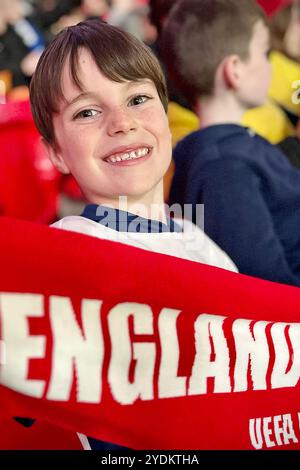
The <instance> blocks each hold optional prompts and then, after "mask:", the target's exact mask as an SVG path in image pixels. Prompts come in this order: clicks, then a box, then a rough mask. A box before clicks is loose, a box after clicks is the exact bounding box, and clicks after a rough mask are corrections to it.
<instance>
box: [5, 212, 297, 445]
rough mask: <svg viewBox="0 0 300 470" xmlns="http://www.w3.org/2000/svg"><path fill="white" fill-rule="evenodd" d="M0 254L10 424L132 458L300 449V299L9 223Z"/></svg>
mask: <svg viewBox="0 0 300 470" xmlns="http://www.w3.org/2000/svg"><path fill="white" fill-rule="evenodd" d="M0 246H1V250H0V266H1V270H0V321H1V323H0V326H1V346H2V348H1V349H2V357H1V360H2V362H3V364H2V366H1V383H2V385H1V386H0V395H1V396H0V402H1V408H0V416H1V418H2V419H3V420H6V421H5V422H6V423H7V422H8V421H9V420H10V418H11V417H13V416H23V417H30V418H35V419H36V420H37V423H39V422H41V421H48V422H50V423H51V425H55V426H59V427H61V428H64V429H66V430H68V429H69V430H72V432H73V431H74V432H75V431H78V432H81V433H84V434H87V435H89V436H93V437H95V438H98V439H101V440H105V441H108V442H114V443H117V444H120V445H124V446H128V447H130V448H133V449H154V448H155V449H255V448H257V449H261V448H262V449H276V448H278V449H291V448H299V441H300V429H299V422H300V419H299V417H300V414H298V413H300V404H299V391H300V387H299V374H300V323H297V322H298V321H299V315H300V290H299V289H297V288H293V287H288V286H283V285H279V284H275V283H271V282H266V281H261V280H257V279H253V278H250V277H247V276H243V275H239V274H234V273H231V272H227V271H224V270H221V269H217V268H213V267H210V266H205V265H201V264H198V263H193V262H189V261H184V260H180V259H178V258H175V257H170V256H165V255H159V254H154V253H151V252H148V251H145V250H141V249H137V248H133V247H129V246H125V245H122V244H119V243H115V242H110V241H104V240H98V239H96V238H92V237H87V236H85V235H81V234H76V233H71V232H64V231H60V230H56V229H53V228H52V229H50V228H48V227H44V226H38V225H34V224H31V223H27V222H20V221H14V220H12V219H11V220H10V219H5V218H2V219H0ZM3 422H4V421H3ZM36 425H38V424H36ZM36 425H34V426H36ZM18 426H19V425H18ZM34 426H33V428H34ZM1 428H2V430H3V432H4V433H5V427H3V425H2V427H1ZM26 432H27V430H26V429H25V430H24V433H26ZM28 432H30V431H28ZM50 440H51V436H50ZM19 445H21V444H19ZM23 445H24V444H23ZM53 446H54V444H53ZM31 447H33V448H34V444H31Z"/></svg>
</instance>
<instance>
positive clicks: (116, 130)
mask: <svg viewBox="0 0 300 470" xmlns="http://www.w3.org/2000/svg"><path fill="white" fill-rule="evenodd" d="M136 127H137V125H136V121H135V119H134V118H133V116H132V115H131V113H130V111H129V110H127V109H123V108H122V109H117V110H114V111H113V112H112V114H111V116H110V118H109V121H108V124H107V132H108V134H109V135H110V136H114V135H116V134H120V133H124V134H127V133H128V132H130V131H132V130H135V129H136Z"/></svg>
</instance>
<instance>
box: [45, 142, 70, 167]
mask: <svg viewBox="0 0 300 470" xmlns="http://www.w3.org/2000/svg"><path fill="white" fill-rule="evenodd" d="M41 141H42V144H43V146H44V148H45V150H46V152H47V155H48V158H49V159H50V160H51V162H52V164H53V165H54V166H55V168H56V169H57V170H58V171H60V172H61V173H63V174H65V175H68V174H69V173H70V170H69V168H68V166H67V164H66V162H65V161H64V159H63V157H62V155H61V153H60V152H59V149H58V148H57V147H56V146H54V145H51V144H49V142H47V141H46V140H45V139H43V138H42V139H41Z"/></svg>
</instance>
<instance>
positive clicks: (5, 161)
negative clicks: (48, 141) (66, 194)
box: [0, 101, 61, 224]
mask: <svg viewBox="0 0 300 470" xmlns="http://www.w3.org/2000/svg"><path fill="white" fill-rule="evenodd" d="M60 178H61V177H60V175H59V173H58V172H57V171H56V170H55V169H54V167H53V165H52V164H51V163H50V161H49V159H48V157H47V155H46V152H45V150H44V148H43V146H42V143H41V141H40V136H39V134H38V132H37V130H36V127H35V125H34V122H33V119H32V116H31V112H30V105H29V101H21V102H10V103H6V104H2V105H0V215H6V216H11V217H16V218H20V219H24V220H30V221H35V222H40V223H46V224H48V223H50V222H52V221H53V220H54V219H55V218H56V214H57V201H58V191H59V183H60Z"/></svg>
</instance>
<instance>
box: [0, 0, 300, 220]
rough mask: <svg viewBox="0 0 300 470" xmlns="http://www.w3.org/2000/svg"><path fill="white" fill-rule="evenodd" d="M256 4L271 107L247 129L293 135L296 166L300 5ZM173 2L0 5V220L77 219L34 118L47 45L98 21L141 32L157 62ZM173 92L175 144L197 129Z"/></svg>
mask: <svg viewBox="0 0 300 470" xmlns="http://www.w3.org/2000/svg"><path fill="white" fill-rule="evenodd" d="M258 1H259V3H260V4H261V5H262V6H263V8H264V9H265V10H266V12H267V14H268V15H269V20H270V28H271V32H272V52H271V62H272V65H273V80H272V84H271V87H270V91H269V100H268V102H267V103H266V105H265V106H264V107H262V108H258V109H255V110H251V111H250V112H248V113H246V115H245V116H244V119H243V124H245V125H247V126H249V127H251V128H253V129H254V130H255V131H256V132H258V133H259V134H261V135H263V136H264V137H265V138H266V139H268V140H269V141H270V142H272V143H274V144H278V143H279V142H282V141H285V139H286V138H290V137H291V138H293V145H294V147H293V151H292V153H293V155H292V157H291V158H294V160H295V164H296V165H297V164H298V162H300V157H299V153H298V152H299V147H298V140H296V141H295V139H297V123H298V120H299V114H300V106H299V104H297V103H295V102H293V101H292V99H291V96H292V94H293V92H294V93H295V90H293V88H292V87H293V84H295V82H296V81H297V80H300V7H299V2H298V0H294V1H293V0H258ZM175 3H176V0H60V1H59V0H0V216H11V217H16V218H20V219H24V220H30V221H35V222H39V223H44V224H50V223H51V222H53V221H54V220H56V219H57V218H59V217H63V216H65V215H68V214H79V213H80V211H81V208H82V207H83V205H84V198H83V196H82V194H81V192H80V190H79V188H78V186H77V184H76V182H75V181H74V180H73V178H72V177H69V176H67V177H66V176H62V175H60V174H58V173H57V171H56V170H55V169H54V168H53V166H52V165H51V163H50V162H49V160H48V158H47V156H46V154H45V151H44V148H43V146H42V144H41V142H40V138H39V135H38V132H37V130H36V128H35V126H34V123H33V120H32V117H31V113H30V106H29V101H28V86H29V83H30V79H31V76H32V74H33V73H34V70H35V67H36V64H37V61H38V59H39V57H40V55H41V53H42V51H43V49H44V48H45V46H46V45H47V44H48V43H49V41H51V39H52V38H53V37H54V36H55V35H56V34H57V33H58V32H59V31H60V30H61V29H62V28H64V27H66V26H70V25H73V24H76V23H78V22H80V21H82V20H84V19H86V18H91V17H93V18H101V19H103V20H105V21H107V22H109V23H111V24H114V25H117V26H119V27H121V28H123V29H124V30H126V31H129V32H131V33H133V34H134V35H136V36H137V37H138V38H139V39H141V40H142V41H144V42H145V43H146V44H148V45H149V46H150V47H151V48H152V49H153V51H154V52H155V53H156V54H157V55H158V57H159V58H160V52H159V33H160V31H161V28H162V25H163V22H164V20H165V18H166V17H167V14H168V12H169V10H170V8H171V7H172V6H173V5H174V4H175ZM162 65H163V64H162ZM168 87H169V95H170V106H169V121H170V126H171V131H172V135H173V144H174V145H175V144H176V143H177V142H178V140H180V139H181V138H182V137H184V136H185V135H186V134H188V133H189V132H192V131H194V130H195V129H197V128H198V127H199V122H198V119H197V118H196V116H195V114H194V113H193V111H192V110H191V109H190V108H189V106H188V104H187V103H186V102H185V100H184V99H183V98H182V97H181V96H180V95H179V94H178V93H177V92H176V90H175V89H174V87H173V86H172V83H171V81H170V80H168ZM299 89H300V86H299ZM46 92H47V91H46V90H45V93H46ZM294 101H295V100H294ZM296 101H297V100H296ZM299 101H300V100H299ZM200 125H201V123H200ZM298 128H299V126H298ZM298 133H300V132H299V131H298ZM172 175H173V167H172V165H171V167H170V169H169V172H168V173H167V175H166V177H165V200H166V201H167V200H168V191H169V187H170V182H171V180H172Z"/></svg>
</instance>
